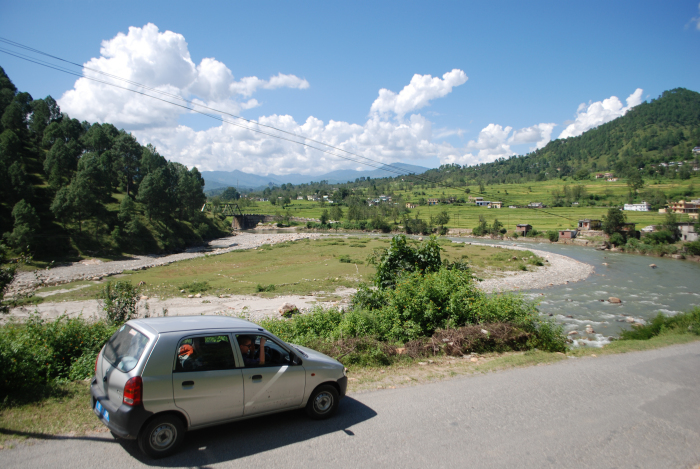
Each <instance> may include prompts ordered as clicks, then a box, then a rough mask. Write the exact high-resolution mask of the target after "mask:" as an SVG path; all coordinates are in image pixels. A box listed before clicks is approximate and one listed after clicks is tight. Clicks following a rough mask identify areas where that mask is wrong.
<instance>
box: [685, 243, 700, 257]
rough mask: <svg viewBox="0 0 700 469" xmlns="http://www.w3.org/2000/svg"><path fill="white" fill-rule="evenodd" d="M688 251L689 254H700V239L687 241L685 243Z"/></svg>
mask: <svg viewBox="0 0 700 469" xmlns="http://www.w3.org/2000/svg"><path fill="white" fill-rule="evenodd" d="M683 247H684V248H685V250H686V251H688V254H692V255H694V256H700V241H693V242H690V243H685V244H684V245H683Z"/></svg>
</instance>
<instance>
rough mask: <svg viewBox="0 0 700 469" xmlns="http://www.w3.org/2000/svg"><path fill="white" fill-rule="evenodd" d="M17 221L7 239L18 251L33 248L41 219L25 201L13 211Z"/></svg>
mask: <svg viewBox="0 0 700 469" xmlns="http://www.w3.org/2000/svg"><path fill="white" fill-rule="evenodd" d="M12 217H13V218H14V219H15V224H14V229H13V230H12V232H11V233H5V239H6V240H7V242H8V243H9V244H10V246H13V247H14V248H15V249H17V250H24V249H26V248H28V247H33V240H34V237H35V236H36V234H37V232H38V230H39V217H38V216H37V214H36V210H34V208H33V207H32V206H31V205H29V203H28V202H26V201H25V200H24V199H22V200H20V201H19V202H17V204H15V206H14V208H13V209H12Z"/></svg>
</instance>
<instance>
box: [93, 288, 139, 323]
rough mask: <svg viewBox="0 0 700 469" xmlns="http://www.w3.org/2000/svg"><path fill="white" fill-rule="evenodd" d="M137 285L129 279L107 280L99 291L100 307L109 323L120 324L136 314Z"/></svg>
mask: <svg viewBox="0 0 700 469" xmlns="http://www.w3.org/2000/svg"><path fill="white" fill-rule="evenodd" d="M138 297H139V289H138V287H134V286H133V285H132V284H131V282H129V281H119V282H116V283H114V284H112V282H107V283H106V284H105V286H104V288H103V289H102V291H101V292H100V296H99V298H100V300H101V302H100V303H101V308H102V310H103V311H104V312H105V314H106V315H107V321H108V322H109V323H110V324H122V323H124V322H126V321H128V320H129V319H131V318H132V317H134V316H136V303H137V301H138Z"/></svg>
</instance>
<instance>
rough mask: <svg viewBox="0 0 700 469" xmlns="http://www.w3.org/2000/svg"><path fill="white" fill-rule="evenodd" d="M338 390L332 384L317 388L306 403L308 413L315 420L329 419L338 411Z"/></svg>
mask: <svg viewBox="0 0 700 469" xmlns="http://www.w3.org/2000/svg"><path fill="white" fill-rule="evenodd" d="M339 400H340V397H339V396H338V390H337V389H335V388H334V387H333V386H331V385H330V384H324V385H321V386H319V387H317V388H316V389H315V390H314V392H312V393H311V396H310V397H309V402H307V403H306V413H307V414H308V415H309V417H311V418H312V419H315V420H322V419H327V418H328V417H330V416H331V415H333V414H334V413H335V411H336V410H337V409H338V402H339Z"/></svg>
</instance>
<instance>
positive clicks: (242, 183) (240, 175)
mask: <svg viewBox="0 0 700 469" xmlns="http://www.w3.org/2000/svg"><path fill="white" fill-rule="evenodd" d="M391 166H393V167H394V168H400V169H401V170H403V171H407V172H410V173H414V174H422V173H424V172H425V171H428V168H424V167H423V166H415V165H410V164H405V163H392V165H391ZM385 168H387V169H385ZM388 168H389V167H388V166H383V167H382V168H378V169H375V170H372V171H369V170H367V171H356V170H352V169H343V170H337V171H331V172H330V173H325V174H320V175H316V176H310V175H306V174H287V175H277V174H269V175H267V176H258V175H257V174H250V173H244V172H243V171H238V170H234V171H202V173H201V174H202V177H203V178H204V181H205V183H206V190H207V191H209V190H211V189H218V188H223V187H228V186H231V187H240V188H241V189H264V188H265V187H268V185H269V184H270V183H272V184H276V185H281V184H295V185H298V184H308V183H310V182H313V181H327V182H328V184H342V183H344V182H349V181H354V180H355V179H357V178H361V177H365V178H367V177H369V178H372V179H376V178H384V177H392V176H395V175H396V171H393V170H388Z"/></svg>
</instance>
